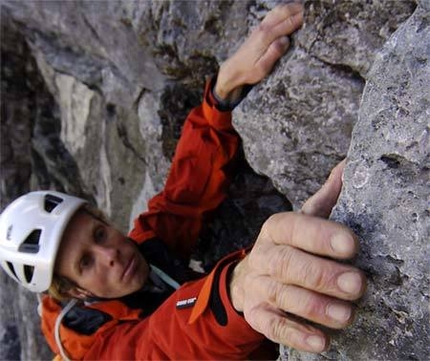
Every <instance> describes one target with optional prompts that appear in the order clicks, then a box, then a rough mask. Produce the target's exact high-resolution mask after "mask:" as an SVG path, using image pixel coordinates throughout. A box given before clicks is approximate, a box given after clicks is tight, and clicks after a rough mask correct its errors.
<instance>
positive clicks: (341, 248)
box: [330, 234, 354, 256]
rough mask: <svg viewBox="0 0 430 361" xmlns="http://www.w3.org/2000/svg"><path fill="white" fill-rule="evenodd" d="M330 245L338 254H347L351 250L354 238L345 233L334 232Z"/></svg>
mask: <svg viewBox="0 0 430 361" xmlns="http://www.w3.org/2000/svg"><path fill="white" fill-rule="evenodd" d="M330 245H331V248H332V249H333V251H335V252H336V254H338V255H339V256H349V255H350V254H351V253H352V251H353V246H354V240H353V239H352V238H351V237H350V236H349V235H347V234H335V235H334V236H333V237H332V238H331V240H330Z"/></svg>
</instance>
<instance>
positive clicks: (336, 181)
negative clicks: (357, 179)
mask: <svg viewBox="0 0 430 361" xmlns="http://www.w3.org/2000/svg"><path fill="white" fill-rule="evenodd" d="M345 162H346V159H344V160H343V161H341V162H340V163H339V164H338V165H337V166H336V167H334V168H333V170H332V171H331V173H330V176H329V177H328V179H327V181H326V182H325V183H324V185H323V186H322V187H321V188H320V190H319V191H318V192H316V193H315V194H314V195H313V196H312V197H310V198H309V199H308V200H307V201H306V202H305V204H304V205H303V207H302V209H301V213H304V214H307V215H310V216H316V217H322V218H328V216H329V215H330V212H331V210H332V209H333V207H334V205H335V204H336V202H337V199H338V197H339V194H340V191H341V189H342V175H343V170H344V168H345Z"/></svg>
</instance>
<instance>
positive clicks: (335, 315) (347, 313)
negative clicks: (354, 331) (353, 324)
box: [327, 303, 351, 322]
mask: <svg viewBox="0 0 430 361" xmlns="http://www.w3.org/2000/svg"><path fill="white" fill-rule="evenodd" d="M327 315H328V316H329V317H330V318H332V319H333V320H335V321H339V322H345V321H348V320H349V318H350V317H351V308H350V307H347V306H345V305H340V304H338V303H332V304H330V305H328V307H327Z"/></svg>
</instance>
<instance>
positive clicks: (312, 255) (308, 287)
mask: <svg viewBox="0 0 430 361" xmlns="http://www.w3.org/2000/svg"><path fill="white" fill-rule="evenodd" d="M342 168H343V165H342V164H341V165H340V166H339V167H336V168H335V169H334V170H333V172H332V174H331V176H330V178H329V180H328V181H327V183H326V184H325V185H324V186H323V187H322V188H321V190H320V191H319V192H317V193H316V195H315V196H314V197H312V198H311V199H310V202H309V203H307V204H305V206H304V212H301V213H294V212H288V213H280V214H276V215H274V216H272V217H270V218H269V219H268V220H267V221H266V222H265V224H264V225H263V227H262V229H261V232H260V235H259V236H258V239H257V241H256V243H255V245H254V247H253V249H252V251H251V252H250V254H249V255H247V257H246V258H245V259H243V260H242V261H241V262H240V263H239V264H238V265H237V266H236V267H235V269H234V271H233V276H232V280H231V283H230V295H231V300H232V303H233V306H234V307H235V309H236V310H238V311H240V312H243V313H244V317H245V319H246V320H247V322H248V323H249V324H250V325H251V327H253V328H254V329H255V330H257V331H259V332H261V333H262V334H264V335H265V336H266V337H267V338H269V339H271V340H272V341H274V342H277V343H281V344H284V345H287V346H290V347H294V348H296V349H299V350H303V351H309V352H322V351H324V350H326V349H327V348H328V346H329V338H328V336H327V335H326V334H325V333H324V332H323V331H321V330H320V329H318V328H317V327H315V326H314V325H311V324H309V323H308V322H306V321H305V320H309V321H312V322H314V323H317V324H321V325H324V326H327V327H330V328H335V329H340V328H343V327H346V326H348V325H349V324H350V323H351V322H352V321H353V319H354V307H353V305H352V303H351V302H349V301H352V300H356V299H358V298H359V297H361V296H362V295H363V293H364V291H365V288H366V284H365V278H364V275H363V273H362V272H360V271H359V270H358V269H356V268H354V267H352V266H350V265H347V264H344V263H339V262H336V261H335V259H347V258H350V257H353V256H354V255H355V253H356V252H357V250H358V243H357V237H356V236H355V235H354V233H353V232H352V231H351V230H350V229H348V228H347V227H345V226H343V225H341V224H338V223H336V222H332V221H328V220H325V219H323V218H319V217H316V216H314V215H320V214H323V215H327V211H328V210H329V209H331V208H332V207H333V205H334V203H335V201H336V199H337V197H338V194H339V190H340V186H341V182H342V181H341V175H342ZM305 213H306V214H305ZM328 257H329V258H330V259H329V258H328Z"/></svg>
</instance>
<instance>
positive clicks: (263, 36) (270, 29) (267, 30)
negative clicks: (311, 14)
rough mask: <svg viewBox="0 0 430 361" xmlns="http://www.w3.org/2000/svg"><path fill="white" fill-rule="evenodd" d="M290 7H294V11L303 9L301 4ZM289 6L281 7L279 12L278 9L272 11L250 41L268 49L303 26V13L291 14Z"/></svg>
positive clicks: (253, 33)
mask: <svg viewBox="0 0 430 361" xmlns="http://www.w3.org/2000/svg"><path fill="white" fill-rule="evenodd" d="M288 5H292V7H293V9H301V4H288ZM288 5H284V6H281V7H279V11H277V9H278V7H276V8H275V9H273V10H272V11H270V12H269V13H268V14H267V16H266V18H264V20H263V21H262V22H261V24H260V25H259V26H258V27H257V28H256V29H255V30H254V31H253V32H252V34H251V36H250V38H249V39H250V40H252V42H254V43H255V44H259V46H258V47H259V48H261V49H267V48H268V47H269V46H270V44H272V43H273V42H274V41H275V40H276V39H278V38H279V37H281V36H286V35H290V34H292V33H293V32H294V31H295V30H297V29H298V28H300V27H301V26H302V24H303V12H302V11H298V12H294V13H291V12H290V11H289V6H288ZM297 6H298V7H297Z"/></svg>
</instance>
